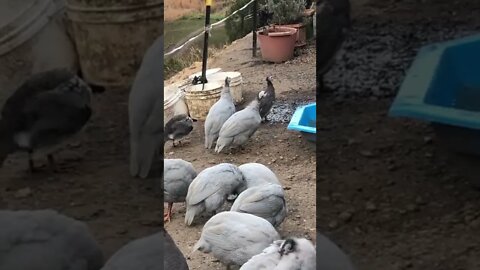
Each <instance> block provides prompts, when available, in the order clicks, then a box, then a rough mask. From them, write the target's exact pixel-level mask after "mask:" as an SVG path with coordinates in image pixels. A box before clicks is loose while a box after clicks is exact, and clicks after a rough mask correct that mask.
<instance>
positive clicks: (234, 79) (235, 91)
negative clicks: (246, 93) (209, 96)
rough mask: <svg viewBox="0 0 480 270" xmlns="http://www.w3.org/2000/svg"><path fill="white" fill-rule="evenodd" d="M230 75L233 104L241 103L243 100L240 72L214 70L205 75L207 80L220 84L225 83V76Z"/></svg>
mask: <svg viewBox="0 0 480 270" xmlns="http://www.w3.org/2000/svg"><path fill="white" fill-rule="evenodd" d="M227 77H230V79H231V81H230V93H231V94H232V97H233V102H234V103H235V105H238V104H240V103H242V101H243V79H242V74H241V73H240V72H233V71H230V72H216V73H213V74H211V75H207V80H208V82H216V83H220V84H222V85H224V84H225V78H227Z"/></svg>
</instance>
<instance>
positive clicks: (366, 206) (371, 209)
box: [365, 202, 377, 212]
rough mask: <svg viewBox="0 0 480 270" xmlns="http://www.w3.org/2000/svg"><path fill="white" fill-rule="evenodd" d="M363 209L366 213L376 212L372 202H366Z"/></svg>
mask: <svg viewBox="0 0 480 270" xmlns="http://www.w3.org/2000/svg"><path fill="white" fill-rule="evenodd" d="M365 209H367V211H370V212H373V211H376V210H377V206H376V205H375V204H374V203H373V202H367V203H366V204H365Z"/></svg>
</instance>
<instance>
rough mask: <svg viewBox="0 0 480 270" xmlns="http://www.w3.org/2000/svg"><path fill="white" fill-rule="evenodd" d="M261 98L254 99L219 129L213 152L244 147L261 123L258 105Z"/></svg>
mask: <svg viewBox="0 0 480 270" xmlns="http://www.w3.org/2000/svg"><path fill="white" fill-rule="evenodd" d="M260 100H261V97H258V96H257V97H256V98H255V99H254V100H253V101H252V102H250V104H248V105H247V107H245V108H244V109H243V110H241V111H238V112H236V113H234V114H233V115H232V116H230V118H228V119H227V121H225V123H224V124H223V126H222V128H221V129H220V133H219V137H218V140H217V145H216V146H215V152H217V153H220V152H222V151H223V150H224V149H227V148H236V147H239V146H242V145H244V144H245V143H246V142H247V141H248V139H250V137H251V136H252V135H253V134H254V133H255V131H257V129H258V127H259V126H260V124H261V122H262V118H261V117H260V112H259V105H260Z"/></svg>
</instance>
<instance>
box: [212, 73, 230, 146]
mask: <svg viewBox="0 0 480 270" xmlns="http://www.w3.org/2000/svg"><path fill="white" fill-rule="evenodd" d="M234 113H235V104H234V103H233V98H232V95H231V94H230V78H229V77H227V78H225V86H224V87H223V89H222V93H221V95H220V99H219V100H218V101H217V102H215V104H213V106H212V107H211V108H210V110H209V111H208V115H207V118H206V119H205V148H207V149H211V148H212V147H213V144H214V143H215V142H216V141H217V139H218V134H219V133H220V129H221V128H222V126H223V124H224V123H225V121H227V119H228V118H229V117H230V116H232V114H234Z"/></svg>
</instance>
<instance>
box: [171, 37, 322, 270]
mask: <svg viewBox="0 0 480 270" xmlns="http://www.w3.org/2000/svg"><path fill="white" fill-rule="evenodd" d="M251 42H252V41H251V36H247V37H246V38H244V39H242V40H239V41H237V42H235V43H234V44H232V45H231V46H229V47H227V48H226V49H225V50H223V51H222V52H221V53H219V54H218V55H216V56H215V58H213V59H212V60H211V62H209V68H214V67H221V68H222V70H224V71H240V72H241V73H242V77H243V80H244V82H243V85H244V86H243V89H244V100H245V101H244V103H243V104H242V105H240V106H239V108H241V107H243V106H244V105H246V104H247V103H248V101H249V100H251V99H252V98H253V97H254V95H255V94H256V93H258V92H259V91H261V90H262V89H264V88H265V87H266V82H265V78H266V76H268V75H273V76H274V85H275V89H276V93H277V102H278V103H279V104H292V103H293V104H295V103H304V102H305V101H315V79H314V78H315V77H314V76H315V46H314V44H313V43H312V44H309V45H308V47H307V48H305V49H303V50H301V53H300V55H299V56H298V57H297V58H295V59H293V60H292V61H290V62H287V63H286V64H266V63H263V62H262V61H260V60H259V59H252V52H251V49H250V48H251ZM199 67H200V65H199V63H197V64H195V65H193V66H192V68H189V69H187V70H184V71H183V72H181V73H179V74H178V75H176V76H174V77H173V78H172V79H170V80H169V81H170V82H175V81H178V80H179V79H184V78H185V77H186V76H187V75H190V74H192V73H194V72H197V71H199V70H200V68H199ZM279 107H281V106H279ZM274 109H276V108H274ZM277 111H278V113H280V114H287V115H286V117H274V119H275V120H278V121H275V123H273V122H271V123H265V124H263V125H262V126H261V127H260V128H259V129H258V131H257V132H256V133H255V135H254V136H253V137H252V139H251V141H250V142H249V143H248V144H247V145H246V149H245V151H243V152H242V153H238V154H219V155H218V154H214V153H213V152H211V151H207V150H205V148H204V143H203V142H204V141H203V140H204V137H203V122H200V121H199V122H197V123H196V125H195V126H194V131H193V132H192V134H191V135H190V136H189V139H188V140H187V142H186V145H184V146H183V147H178V148H177V147H175V148H173V147H172V144H171V143H168V144H167V145H166V146H165V158H182V159H184V160H187V161H190V162H192V163H193V165H194V166H195V168H196V169H197V170H198V171H200V170H203V169H205V168H207V167H210V166H213V165H216V164H219V163H222V162H229V163H233V164H236V165H241V164H244V163H248V162H258V163H262V164H264V165H266V166H268V167H269V168H270V169H272V171H273V172H275V174H276V175H277V176H278V177H279V179H280V181H281V183H282V185H283V186H284V188H285V193H286V200H287V207H288V215H287V218H286V220H285V221H284V222H283V223H282V225H281V226H280V228H279V229H278V230H279V232H280V234H281V235H282V236H299V237H307V238H309V239H312V241H315V237H316V235H315V226H316V224H315V206H316V200H315V172H316V160H315V145H314V144H312V143H309V142H306V141H305V140H304V139H303V138H302V137H299V133H297V132H293V131H288V130H287V129H286V127H287V124H288V123H283V122H282V121H281V120H284V119H285V118H287V119H288V120H289V119H290V116H291V114H290V113H292V112H291V111H288V110H287V112H285V110H282V109H280V108H279V109H278V110H276V112H277ZM279 122H280V123H279ZM229 206H230V204H227V207H229ZM174 211H175V214H174V217H173V219H172V222H171V223H167V224H165V228H166V230H167V231H168V232H169V233H170V235H171V236H172V238H173V239H174V240H175V241H176V243H177V245H178V246H179V247H180V249H181V250H182V252H183V253H184V254H186V255H188V254H190V252H191V248H192V247H193V245H194V244H195V242H196V241H197V240H198V238H199V237H200V233H201V230H202V227H203V224H204V223H205V222H206V219H205V220H204V221H203V222H201V224H197V225H195V226H192V227H187V226H186V225H185V224H184V217H185V207H184V205H183V204H181V203H180V204H174ZM188 264H189V266H190V269H224V268H225V266H223V265H222V264H220V263H218V262H215V261H214V258H213V257H212V256H211V255H207V254H203V253H200V252H196V253H194V254H193V255H192V257H191V258H190V259H189V261H188Z"/></svg>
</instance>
